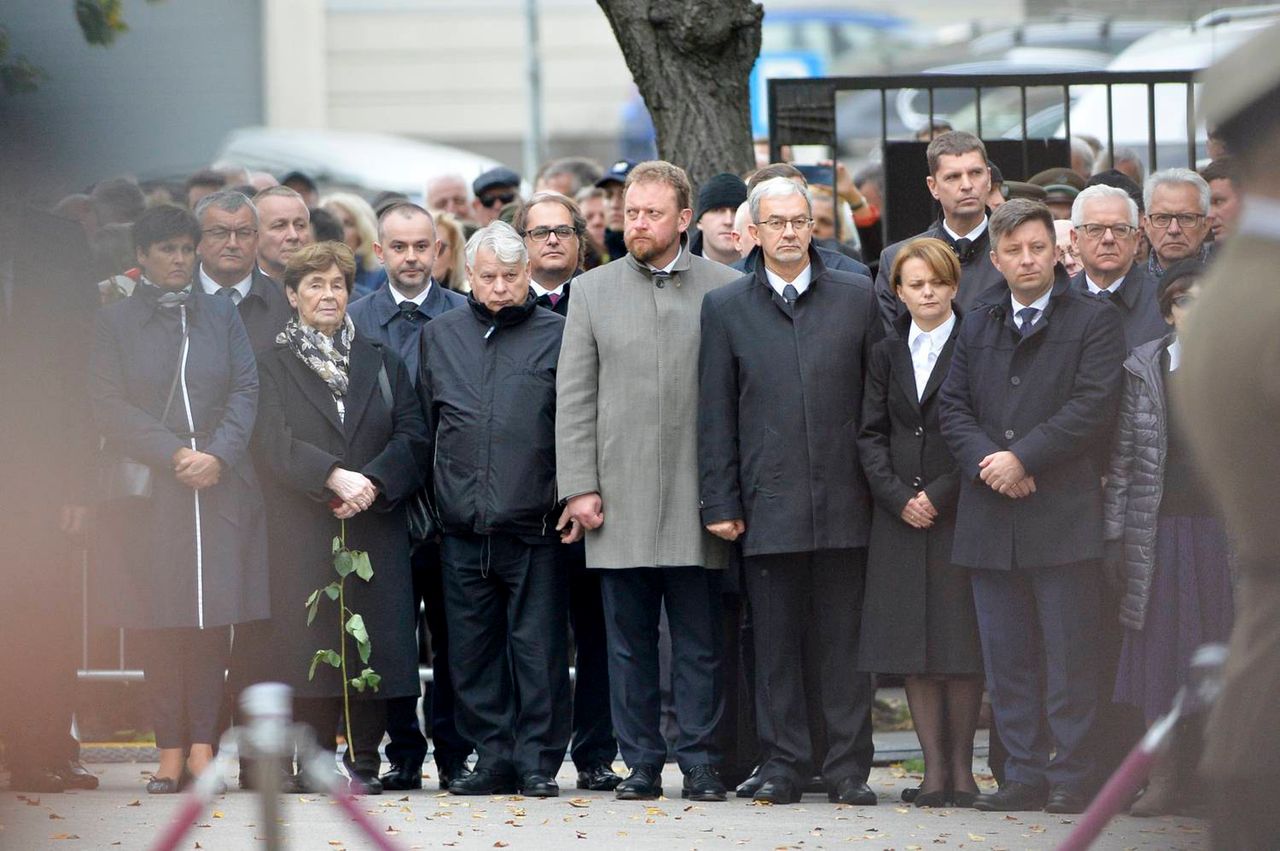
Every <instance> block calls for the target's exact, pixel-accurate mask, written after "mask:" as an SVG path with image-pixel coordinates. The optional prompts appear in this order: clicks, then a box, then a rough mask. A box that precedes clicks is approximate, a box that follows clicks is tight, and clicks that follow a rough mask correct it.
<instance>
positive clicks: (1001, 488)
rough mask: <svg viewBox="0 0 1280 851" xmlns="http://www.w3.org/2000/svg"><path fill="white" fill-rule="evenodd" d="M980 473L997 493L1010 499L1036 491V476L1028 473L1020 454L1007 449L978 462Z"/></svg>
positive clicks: (1029, 494) (1019, 497)
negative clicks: (1020, 459)
mask: <svg viewBox="0 0 1280 851" xmlns="http://www.w3.org/2000/svg"><path fill="white" fill-rule="evenodd" d="M978 469H979V470H980V472H979V473H978V475H979V477H980V478H981V479H982V481H984V482H986V483H987V486H988V487H990V488H991V489H992V490H993V491H995V492H996V493H999V494H1001V495H1003V496H1007V497H1009V498H1010V499H1022V498H1024V497H1028V496H1031V494H1033V493H1035V492H1036V480H1035V477H1034V476H1031V475H1028V474H1027V469H1026V468H1025V467H1023V466H1022V462H1021V461H1019V460H1018V456H1017V455H1014V454H1013V453H1012V452H1010V451H1009V450H1007V449H1004V450H1001V451H1000V452H993V453H991V454H990V455H988V456H987V457H986V458H983V459H982V460H981V461H979V462H978Z"/></svg>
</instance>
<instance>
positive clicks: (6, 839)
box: [0, 763, 1208, 851]
mask: <svg viewBox="0 0 1280 851" xmlns="http://www.w3.org/2000/svg"><path fill="white" fill-rule="evenodd" d="M91 768H92V769H93V770H94V771H95V772H97V773H99V774H100V775H101V777H102V787H101V789H99V790H98V791H97V792H79V793H67V794H63V795H45V796H41V797H37V796H29V797H26V798H25V799H24V798H20V797H19V796H17V795H15V794H14V793H11V792H0V849H5V851H19V849H21V851H26V850H27V849H43V848H52V849H60V850H64V851H74V849H86V848H104V849H145V848H148V847H150V845H151V844H152V842H153V841H154V839H155V836H156V834H157V833H158V830H159V828H160V827H161V826H162V825H164V824H166V823H167V821H168V820H169V818H170V817H171V815H172V814H173V813H174V811H175V810H176V809H177V807H178V800H177V799H176V796H175V797H156V796H152V797H148V796H147V794H146V792H145V791H144V789H143V785H144V784H145V782H146V775H147V774H148V773H149V771H150V770H151V769H152V768H154V766H153V765H146V764H137V763H135V764H116V765H94V766H91ZM559 779H560V784H561V787H562V789H563V790H564V796H563V797H561V798H557V799H549V800H533V799H525V798H520V797H518V796H512V797H494V798H458V797H452V796H449V795H447V794H442V793H440V792H438V791H436V790H435V789H434V786H435V782H434V778H430V779H429V780H428V781H427V784H428V786H429V787H430V788H429V789H428V790H425V791H423V792H414V793H411V794H408V795H403V794H402V795H383V796H381V797H370V798H366V799H364V802H363V805H364V809H365V811H366V812H368V813H369V814H370V815H371V817H372V818H373V819H374V821H375V822H376V823H377V824H378V825H379V827H380V828H381V829H383V830H384V831H385V835H386V836H387V838H388V839H390V840H391V841H392V842H394V843H397V845H398V847H400V848H403V849H426V848H440V847H450V848H460V849H490V848H510V849H512V851H521V849H526V848H530V849H566V848H574V849H578V848H582V849H586V848H604V847H611V848H620V849H625V851H643V849H660V851H684V850H685V849H713V848H725V849H728V848H750V849H754V848H760V849H791V851H810V849H835V848H865V849H875V851H881V849H899V851H932V849H945V848H953V849H957V848H965V849H969V851H998V849H1009V851H1013V850H1014V849H1019V851H1021V849H1045V850H1046V851H1047V849H1052V848H1054V847H1056V846H1057V844H1058V843H1059V842H1061V841H1062V839H1063V838H1065V837H1066V836H1067V834H1068V833H1069V832H1070V830H1071V827H1072V825H1073V823H1074V821H1075V819H1074V818H1072V817H1064V816H1051V815H1048V814H1045V813H1020V814H1017V815H1011V816H1005V815H995V814H989V813H978V812H975V811H973V810H920V809H916V808H914V807H907V806H905V805H903V804H901V803H898V795H899V793H900V792H901V790H902V789H903V788H904V787H905V786H909V785H915V780H914V779H913V778H911V777H909V776H907V775H905V774H904V773H903V772H902V771H901V770H894V769H888V768H877V769H875V771H874V772H873V774H872V777H871V786H872V788H873V789H875V790H876V792H877V793H878V794H879V795H880V805H879V806H876V807H842V806H836V805H833V804H829V803H827V802H826V800H825V797H823V796H818V795H810V796H807V797H806V798H805V800H804V801H803V802H802V803H800V804H797V805H794V806H788V807H766V806H757V805H753V804H752V803H751V802H750V801H739V800H735V799H732V798H731V799H730V801H729V803H725V804H697V805H690V804H689V803H688V802H685V801H681V799H680V798H679V797H674V798H669V799H663V800H660V801H656V802H652V803H649V804H645V803H639V802H622V801H618V800H616V799H615V798H614V797H613V795H612V793H599V792H582V793H579V792H576V791H573V789H572V786H573V780H574V775H573V774H572V773H571V772H570V771H569V770H566V771H564V772H562V773H561V775H560V778H559ZM664 779H665V783H666V788H667V790H668V792H670V793H675V794H678V790H679V788H680V774H679V771H678V770H677V769H676V767H675V766H673V765H672V766H668V767H667V771H666V776H665V778H664ZM257 820H258V809H257V799H256V798H255V797H254V796H253V795H252V794H250V793H247V792H239V791H234V792H231V793H229V794H227V795H225V796H223V797H221V798H219V799H218V800H217V802H216V803H215V805H214V808H213V809H212V810H211V811H210V812H207V813H206V814H204V815H203V816H202V817H201V818H199V819H198V820H197V827H196V828H194V830H193V831H192V832H191V833H190V834H189V835H188V837H187V839H186V841H185V842H184V843H183V844H182V845H180V846H179V847H180V848H184V849H209V851H222V849H231V851H239V849H252V848H253V847H255V846H256V845H260V844H261V843H260V842H259V841H255V837H256V836H258V835H259V834H258V832H257V830H256V823H257ZM284 821H285V824H286V827H285V831H286V835H287V837H288V839H289V846H288V847H290V848H299V849H321V851H342V850H343V849H351V851H355V849H360V848H368V847H370V846H369V844H368V843H367V842H365V841H364V840H363V839H362V838H361V837H360V836H359V835H358V832H357V830H356V829H355V828H354V826H353V825H352V824H351V823H350V822H349V821H347V820H346V819H345V818H344V817H343V816H342V813H341V812H340V811H339V809H338V807H337V806H336V805H334V804H332V803H331V802H329V800H328V799H327V798H325V797H323V796H317V795H290V796H288V798H287V800H286V803H285V807H284ZM1207 847H1208V832H1207V828H1206V826H1205V825H1204V823H1203V822H1199V821H1196V820H1194V819H1187V818H1176V817H1168V818H1162V819H1145V820H1144V819H1135V818H1130V817H1128V816H1124V817H1122V818H1120V819H1118V820H1117V821H1115V822H1113V823H1112V825H1111V828H1110V830H1109V831H1108V832H1107V833H1106V834H1104V836H1103V838H1102V839H1101V840H1100V841H1099V842H1098V844H1097V845H1096V846H1095V848H1099V849H1117V850H1118V849H1161V851H1172V849H1184V850H1185V851H1192V849H1202V848H1207Z"/></svg>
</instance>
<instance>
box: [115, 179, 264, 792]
mask: <svg viewBox="0 0 1280 851" xmlns="http://www.w3.org/2000/svg"><path fill="white" fill-rule="evenodd" d="M133 238H134V243H135V245H136V253H137V259H138V265H139V266H140V267H141V269H142V280H141V281H140V283H139V284H138V286H137V287H136V288H135V289H134V291H133V295H132V297H130V298H127V299H124V300H122V301H119V302H116V303H114V304H111V305H108V306H106V307H104V308H103V309H102V310H101V311H100V312H99V313H98V319H97V327H96V329H95V334H94V345H93V360H92V366H91V377H90V394H91V398H92V403H93V417H94V421H95V423H96V424H97V427H98V429H99V430H100V431H101V433H102V435H103V438H104V454H103V466H102V470H103V475H102V485H103V489H104V493H103V494H102V496H103V499H104V501H103V504H102V505H101V507H100V510H99V515H98V524H97V527H98V530H99V531H98V534H97V536H96V546H95V570H94V581H93V591H94V596H95V597H96V601H97V604H96V605H95V606H93V610H94V611H95V612H97V613H99V616H100V618H101V619H102V620H103V621H105V622H106V623H108V624H111V625H118V626H124V627H129V628H133V629H134V630H135V632H134V633H132V636H133V641H134V642H135V644H136V645H137V647H138V649H139V652H140V655H141V659H142V667H143V670H144V672H145V673H146V683H147V702H148V705H149V708H150V710H151V713H152V718H153V720H154V723H155V732H156V744H157V745H158V746H159V748H160V767H159V769H158V770H157V771H156V773H155V775H154V777H153V778H152V779H151V781H150V782H149V783H148V784H147V791H148V792H151V793H153V794H154V793H169V792H176V791H177V790H178V788H179V785H180V781H181V779H182V774H183V755H184V754H183V751H184V748H186V747H189V750H190V752H189V754H188V755H187V759H186V768H187V769H188V770H189V771H190V772H191V773H192V774H199V773H200V772H201V771H203V770H204V769H205V768H207V767H208V765H209V762H210V761H211V760H212V758H213V745H214V743H215V742H216V741H217V735H218V712H219V709H220V708H221V705H222V694H223V682H224V680H223V678H224V673H225V670H226V664H227V656H228V651H229V632H230V630H229V629H228V627H229V625H231V624H242V623H245V622H247V621H252V620H256V619H260V618H265V617H266V616H267V614H268V610H267V594H266V591H267V565H266V546H267V545H266V527H265V523H264V521H263V516H264V511H263V504H262V496H261V494H260V492H259V490H258V483H257V479H256V478H255V476H254V470H253V466H252V464H251V463H250V461H249V457H248V456H249V453H248V448H249V439H250V435H251V433H252V431H253V423H254V416H255V414H256V412H257V406H258V374H257V370H256V369H255V365H254V358H253V348H252V347H251V345H250V343H249V337H248V335H247V334H246V333H245V330H244V325H243V324H241V321H240V315H239V314H238V313H237V312H236V308H235V305H234V304H232V303H231V301H230V300H229V299H223V298H217V297H215V296H211V295H207V294H205V293H203V292H201V291H200V290H199V289H196V290H194V291H193V290H192V288H191V280H192V269H193V266H194V263H195V244H196V242H197V241H198V240H199V238H200V228H199V226H198V225H197V223H196V220H195V218H194V217H192V215H191V214H190V213H189V212H187V211H186V210H184V209H181V208H179V207H175V206H171V205H164V206H159V207H155V208H152V209H150V210H148V211H147V212H145V213H144V214H143V215H142V216H141V218H139V219H138V221H137V222H136V223H135V224H134V226H133Z"/></svg>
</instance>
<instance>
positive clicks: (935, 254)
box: [889, 236, 960, 293]
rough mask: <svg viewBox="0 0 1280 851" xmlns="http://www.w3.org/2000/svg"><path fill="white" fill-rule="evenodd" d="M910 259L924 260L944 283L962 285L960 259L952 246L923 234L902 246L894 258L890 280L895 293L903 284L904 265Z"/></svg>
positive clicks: (955, 285)
mask: <svg viewBox="0 0 1280 851" xmlns="http://www.w3.org/2000/svg"><path fill="white" fill-rule="evenodd" d="M908 260H923V261H924V264H925V265H926V266H928V267H929V270H930V271H931V272H933V274H935V275H937V276H938V279H939V280H941V281H942V283H943V284H946V285H947V286H952V287H958V286H960V261H959V260H958V259H956V253H955V252H954V251H952V250H951V246H949V245H947V244H946V243H945V242H943V241H942V240H940V239H934V238H933V237H931V236H922V237H920V238H919V239H913V240H911V241H910V242H908V243H907V244H906V245H904V246H902V250H901V251H899V252H898V256H897V257H895V258H893V271H891V272H890V273H889V281H890V283H891V284H892V286H893V291H894V292H895V293H896V292H897V291H898V289H899V288H900V287H901V286H902V266H903V264H905V263H906V262H907V261H908Z"/></svg>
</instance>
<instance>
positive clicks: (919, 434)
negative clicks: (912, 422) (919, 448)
mask: <svg viewBox="0 0 1280 851" xmlns="http://www.w3.org/2000/svg"><path fill="white" fill-rule="evenodd" d="M916 437H924V426H916Z"/></svg>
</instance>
